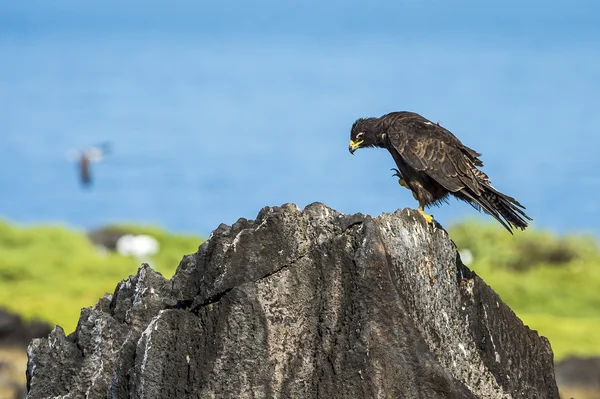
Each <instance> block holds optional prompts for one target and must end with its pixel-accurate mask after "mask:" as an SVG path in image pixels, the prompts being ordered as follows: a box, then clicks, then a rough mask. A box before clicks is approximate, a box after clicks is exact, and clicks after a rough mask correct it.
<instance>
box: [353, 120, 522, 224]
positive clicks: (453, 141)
mask: <svg viewBox="0 0 600 399" xmlns="http://www.w3.org/2000/svg"><path fill="white" fill-rule="evenodd" d="M365 147H379V148H385V149H387V150H388V151H389V152H390V154H392V158H393V159H394V162H395V163H396V166H397V167H398V169H393V170H396V174H395V175H394V176H397V177H398V179H399V180H398V182H399V183H400V185H401V186H403V187H405V188H408V189H409V190H411V191H412V194H413V197H414V198H415V199H416V200H417V201H418V202H419V208H418V211H419V213H420V214H421V215H422V216H423V217H424V218H425V220H426V221H427V222H428V223H432V222H433V217H432V216H431V215H427V214H425V212H424V208H425V207H426V206H431V205H436V206H437V205H440V204H441V203H442V202H447V198H448V196H449V195H453V196H455V197H456V198H458V199H460V200H463V201H465V202H467V203H469V204H470V205H472V206H473V207H474V208H475V209H477V210H479V211H481V210H483V211H484V212H486V213H488V214H490V215H491V216H493V217H494V218H495V219H496V220H497V221H498V222H500V223H501V224H502V226H504V227H505V228H506V229H507V230H508V231H509V232H510V233H511V234H512V229H513V228H519V229H521V230H524V229H525V228H526V227H527V225H528V222H527V221H528V220H533V219H531V218H530V217H529V216H527V215H526V214H525V212H524V209H525V207H524V206H523V205H521V204H520V203H519V202H518V201H517V200H515V199H514V198H512V197H509V196H508V195H506V194H502V193H501V192H500V191H498V190H497V189H496V188H495V187H494V186H492V183H491V182H490V179H489V178H488V176H487V175H486V174H485V173H484V172H482V171H481V170H480V169H479V168H478V167H482V166H483V163H482V162H481V160H480V159H479V157H480V156H481V154H479V153H478V152H476V151H474V150H472V149H471V148H469V147H467V146H465V145H464V144H463V143H461V142H460V140H459V139H458V138H456V137H455V136H454V135H453V134H452V133H450V131H448V130H447V129H445V128H443V127H442V126H440V125H439V123H433V122H431V121H429V120H427V119H426V118H424V117H422V116H421V115H419V114H416V113H414V112H391V113H389V114H387V115H383V116H381V117H379V118H361V119H358V120H356V122H354V124H353V125H352V130H351V132H350V146H349V148H348V149H349V151H350V153H351V154H354V152H355V151H356V150H357V149H359V148H365Z"/></svg>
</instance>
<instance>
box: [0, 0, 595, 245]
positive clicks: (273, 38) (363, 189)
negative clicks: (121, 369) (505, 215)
mask: <svg viewBox="0 0 600 399" xmlns="http://www.w3.org/2000/svg"><path fill="white" fill-rule="evenodd" d="M599 11H600V5H597V4H594V2H591V1H589V2H583V1H582V2H569V3H567V2H564V1H559V2H551V3H550V2H541V1H540V2H537V1H535V2H517V1H508V2H497V3H494V4H487V3H483V2H474V1H458V2H441V1H436V2H424V1H399V2H398V1H396V2H391V1H389V2H382V1H380V2H357V1H349V2H348V1H346V2H339V1H330V2H316V1H305V2H291V1H289V2H283V1H278V2H276V1H256V2H252V3H250V2H233V1H222V2H191V1H173V2H169V3H168V4H167V3H166V2H158V1H144V2H142V1H128V2H116V1H103V2H99V1H90V2H85V3H84V2H79V1H66V0H58V1H53V2H47V1H25V2H8V1H4V2H0V54H3V59H4V60H6V61H5V62H3V63H1V64H0V121H2V125H3V129H2V131H1V132H0V169H1V170H0V187H3V188H4V189H3V190H5V195H3V196H1V197H0V217H2V218H5V219H8V220H11V221H16V222H21V223H38V222H53V223H54V222H58V223H65V224H68V225H72V226H76V227H80V228H85V229H89V228H94V227H98V226H101V225H103V224H106V223H115V222H135V223H145V224H155V225H159V226H162V227H165V228H167V229H169V230H172V231H188V232H195V233H200V234H203V235H207V234H208V233H209V232H210V231H211V230H212V229H214V228H216V227H217V226H218V224H219V223H221V222H223V223H227V224H231V223H233V222H235V220H236V219H237V218H239V217H245V218H254V217H255V216H256V214H257V213H258V211H259V210H260V208H262V207H263V206H267V205H269V206H273V205H281V204H283V203H285V202H294V203H297V204H298V205H299V206H301V207H303V206H305V205H307V204H309V203H311V202H314V201H320V202H323V203H325V204H326V205H328V206H331V207H333V208H335V209H337V210H339V211H341V212H344V213H354V212H362V213H368V214H372V215H377V214H379V213H381V212H392V211H394V210H395V209H397V208H404V207H411V208H414V207H416V203H415V202H414V200H413V199H412V196H411V195H410V193H408V192H406V191H405V190H404V189H402V188H400V187H399V186H398V185H397V183H396V181H395V179H394V178H392V177H391V174H392V173H393V172H390V171H389V169H390V168H392V167H394V164H393V162H392V160H391V157H390V156H389V154H387V153H386V152H385V151H384V150H377V149H369V150H360V151H358V152H357V153H356V154H355V155H354V156H350V155H349V154H348V151H347V146H348V140H349V131H350V127H351V125H352V123H353V122H354V120H355V119H357V118H359V117H365V116H380V115H383V114H385V113H387V112H391V111H399V110H409V111H415V112H418V113H420V114H422V115H423V116H425V117H427V118H429V119H431V120H433V121H436V122H440V123H441V124H442V125H443V126H445V127H447V128H448V129H449V130H451V131H452V132H453V133H454V134H455V135H457V136H458V137H459V138H460V139H461V140H462V141H463V142H464V143H465V144H466V145H468V146H470V147H472V148H474V149H476V150H477V151H479V152H481V153H483V157H482V159H483V161H484V163H485V168H484V170H485V171H486V172H487V173H488V175H489V176H490V177H491V179H492V182H493V183H494V185H495V186H496V187H497V188H499V189H500V190H501V191H503V192H506V193H507V194H509V195H511V196H514V197H516V198H517V199H518V200H519V201H520V202H522V203H523V204H525V205H526V206H527V208H528V213H530V215H531V216H533V217H534V219H535V222H534V224H535V226H536V227H540V228H544V229H550V230H553V231H558V232H568V231H590V232H592V233H595V234H597V233H598V232H600V208H599V207H598V205H597V201H596V199H595V198H597V197H598V195H599V194H600V190H599V187H600V186H599V185H598V183H599V182H600V176H598V174H597V172H596V171H597V170H598V168H599V167H600V160H599V158H598V156H597V153H598V147H599V146H598V144H599V143H600V141H599V140H598V138H597V137H598V134H597V129H598V128H597V126H598V125H599V124H600V114H599V113H598V112H597V106H598V104H599V100H600V94H598V93H599V89H600V78H599V76H600V53H599V51H598V48H600V47H599V46H598V44H599V43H598V42H599V39H600V27H598V25H599V24H598V23H597V18H596V16H597V15H600V14H599ZM102 141H110V142H111V143H113V147H114V151H113V153H111V154H109V156H107V158H106V159H105V160H103V161H102V162H101V163H99V164H97V165H94V169H93V173H94V186H93V188H92V189H91V190H82V189H81V188H80V187H79V186H78V184H77V179H76V174H75V168H74V165H72V164H71V163H70V162H69V161H68V160H66V159H65V156H64V154H65V152H66V151H68V150H69V149H73V148H85V147H86V146H89V145H92V144H96V143H98V142H102ZM431 213H433V214H434V216H435V217H436V219H438V220H439V221H440V222H442V224H444V225H445V224H451V223H453V222H456V221H459V220H462V219H463V218H464V217H473V216H477V213H476V211H474V210H473V209H472V208H470V207H469V206H468V205H466V204H461V203H458V202H456V201H453V200H452V201H450V204H449V205H444V206H443V207H441V208H439V209H433V210H432V211H431Z"/></svg>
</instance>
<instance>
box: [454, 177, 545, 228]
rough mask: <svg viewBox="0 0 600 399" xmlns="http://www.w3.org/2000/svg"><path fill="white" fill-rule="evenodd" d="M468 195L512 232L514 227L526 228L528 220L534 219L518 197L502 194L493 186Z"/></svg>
mask: <svg viewBox="0 0 600 399" xmlns="http://www.w3.org/2000/svg"><path fill="white" fill-rule="evenodd" d="M463 193H464V191H463ZM464 194H466V193H464ZM467 197H469V199H470V200H471V201H472V202H471V201H469V202H470V203H471V204H472V205H474V206H475V205H477V206H478V207H480V208H481V209H483V210H484V212H486V213H488V214H490V215H491V216H492V217H493V218H494V219H496V220H497V221H498V222H500V224H502V226H504V228H506V230H508V231H509V232H510V233H511V234H512V229H513V228H518V229H521V230H525V228H526V227H527V226H528V225H529V223H528V221H530V220H533V219H532V218H530V217H529V216H527V214H526V213H525V212H524V211H523V209H525V207H524V206H523V205H521V204H520V203H519V202H518V201H517V200H516V199H514V198H512V197H509V196H508V195H505V194H502V193H501V192H499V191H498V190H496V189H494V188H493V187H489V186H486V187H485V188H484V192H483V193H482V194H481V195H479V196H474V195H472V194H471V193H469V194H467ZM477 206H476V207H477Z"/></svg>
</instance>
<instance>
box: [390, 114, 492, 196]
mask: <svg viewBox="0 0 600 399" xmlns="http://www.w3.org/2000/svg"><path fill="white" fill-rule="evenodd" d="M388 138H389V141H390V144H391V145H392V147H393V148H394V149H395V150H396V151H397V152H398V154H399V155H400V156H401V157H402V159H403V160H404V161H405V162H406V163H407V164H408V165H409V166H410V167H412V168H413V169H415V170H417V171H420V172H424V173H426V174H427V175H428V176H429V177H431V178H432V179H434V180H435V181H437V182H438V183H439V184H441V185H442V186H443V187H444V188H446V189H447V190H448V191H451V192H457V191H460V190H461V189H463V188H465V187H468V188H469V189H471V191H472V192H473V193H474V194H475V195H480V194H481V192H482V186H481V185H482V184H485V185H489V179H488V178H487V176H486V175H485V173H483V172H481V171H479V170H477V168H475V166H476V165H477V166H480V165H483V164H482V163H481V161H480V160H479V159H478V158H477V157H478V156H479V155H480V154H478V153H477V152H475V151H473V150H472V149H470V148H468V147H466V146H465V145H463V144H462V143H461V142H460V140H458V139H457V138H456V137H455V136H454V135H453V134H452V133H450V132H449V131H448V130H446V129H444V128H443V127H441V126H439V125H437V124H434V123H431V122H429V121H428V120H426V119H424V118H423V119H421V118H411V120H410V121H404V122H403V123H402V125H401V126H399V128H398V129H397V130H396V131H393V132H390V133H388Z"/></svg>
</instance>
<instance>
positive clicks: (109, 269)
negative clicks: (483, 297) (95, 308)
mask: <svg viewBox="0 0 600 399" xmlns="http://www.w3.org/2000/svg"><path fill="white" fill-rule="evenodd" d="M121 228H122V229H125V230H127V231H132V232H136V233H145V234H150V235H152V236H154V237H155V238H156V239H157V240H158V241H159V243H160V252H159V253H158V254H157V255H156V256H155V257H153V258H151V259H149V263H150V264H151V266H152V267H153V268H154V269H155V270H157V271H159V272H160V273H161V274H162V275H163V276H165V277H166V278H170V277H171V276H172V275H173V273H174V272H175V269H176V268H177V266H178V264H179V261H180V260H181V257H182V256H183V255H185V254H189V253H194V252H195V251H196V250H197V248H198V246H199V245H200V244H201V243H202V241H203V240H202V239H201V238H200V237H194V236H184V235H175V234H170V233H167V232H164V231H162V230H160V229H158V228H150V227H134V226H121ZM449 233H450V237H451V238H452V239H453V240H454V241H455V242H456V244H457V246H458V247H459V249H468V250H469V251H470V252H471V253H472V255H473V262H472V263H471V264H470V265H469V267H470V268H471V269H472V270H474V271H475V272H476V273H477V274H479V275H480V276H481V277H482V278H483V279H484V280H485V281H486V282H487V283H488V284H489V285H490V286H491V287H492V288H493V289H494V290H495V291H496V292H498V293H499V294H500V296H501V297H502V299H503V300H504V301H505V302H507V303H508V304H509V306H510V307H511V308H512V309H513V310H514V311H515V312H516V313H517V315H518V316H519V317H520V318H521V319H522V320H523V322H524V323H525V324H527V325H529V326H530V327H531V328H532V329H535V330H538V331H539V333H540V334H541V335H544V336H546V337H548V338H549V339H550V342H551V343H552V347H553V349H554V353H555V359H558V360H559V359H561V358H563V357H564V356H566V355H568V354H578V355H594V354H595V355H599V354H600V339H598V331H600V289H598V287H600V251H599V250H598V247H597V242H596V241H595V240H594V239H593V238H591V237H587V236H565V237H558V236H555V235H553V234H550V233H547V232H543V231H536V230H535V229H531V230H528V231H525V232H516V233H515V235H514V236H511V235H510V234H508V233H507V232H506V231H505V230H503V229H502V228H501V227H498V226H496V225H494V224H482V223H481V222H475V221H468V222H465V223H461V224H458V225H455V226H453V227H451V228H450V229H449ZM140 263H141V261H140V260H138V259H135V258H131V257H124V256H120V255H117V254H114V253H102V252H100V251H98V249H97V248H95V247H94V246H93V245H92V244H91V243H90V242H89V240H88V239H87V237H86V236H85V234H84V233H83V232H81V231H77V230H74V229H70V228H66V227H60V226H34V227H17V226H14V225H12V224H8V223H4V222H0V306H1V307H4V308H8V309H11V310H13V311H15V312H17V313H19V314H21V315H23V316H24V317H26V318H30V319H31V318H40V319H43V320H46V321H49V322H50V323H52V324H60V325H61V326H62V327H63V328H64V329H65V331H66V332H67V333H69V332H71V331H73V330H74V329H75V326H76V323H77V320H78V318H79V313H80V310H81V308H83V307H87V306H91V305H93V304H94V303H96V301H97V300H98V298H100V297H101V296H103V295H104V294H105V293H107V292H109V293H112V292H113V291H114V289H115V286H116V285H117V283H118V282H119V281H121V280H123V279H125V278H127V277H128V276H129V275H131V274H135V273H136V271H137V269H138V267H139V266H140Z"/></svg>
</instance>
